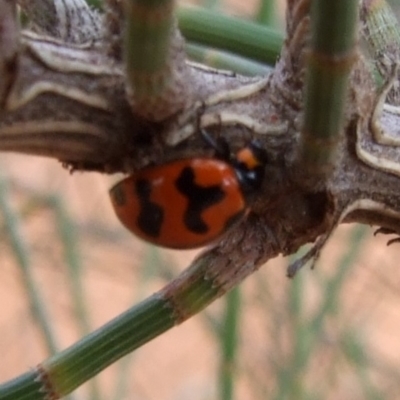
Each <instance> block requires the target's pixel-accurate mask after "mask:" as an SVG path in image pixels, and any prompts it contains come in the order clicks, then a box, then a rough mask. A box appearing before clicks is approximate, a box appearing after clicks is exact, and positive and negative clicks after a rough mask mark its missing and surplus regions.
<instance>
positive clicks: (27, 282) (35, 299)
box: [0, 178, 58, 354]
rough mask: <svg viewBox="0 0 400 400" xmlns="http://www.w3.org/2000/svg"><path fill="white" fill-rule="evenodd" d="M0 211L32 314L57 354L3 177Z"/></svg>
mask: <svg viewBox="0 0 400 400" xmlns="http://www.w3.org/2000/svg"><path fill="white" fill-rule="evenodd" d="M0 211H1V213H2V215H3V218H4V226H5V229H6V232H7V233H8V236H9V240H10V244H11V248H12V249H13V252H14V256H15V259H16V261H17V264H18V266H19V267H20V271H21V277H22V283H23V285H24V287H25V291H26V293H27V296H28V300H29V305H30V308H31V310H32V314H33V315H34V317H35V319H36V321H37V323H38V326H39V328H40V332H41V334H42V337H43V340H44V343H45V345H46V347H47V350H48V351H49V353H50V354H55V353H56V352H57V351H58V345H57V343H56V336H55V334H54V332H53V328H52V326H51V324H50V323H49V321H50V318H49V316H48V313H47V310H46V306H45V303H44V301H43V299H42V298H41V295H40V289H39V286H38V285H37V283H36V281H35V278H34V274H33V271H32V265H31V261H30V249H29V247H28V245H27V243H26V241H25V239H24V237H23V234H22V230H21V226H20V221H19V217H18V214H17V213H16V212H15V211H14V210H13V208H12V205H11V201H10V199H9V195H8V190H7V186H6V184H5V182H4V181H3V180H2V179H1V178H0Z"/></svg>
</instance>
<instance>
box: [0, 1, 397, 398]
mask: <svg viewBox="0 0 400 400" xmlns="http://www.w3.org/2000/svg"><path fill="white" fill-rule="evenodd" d="M198 4H202V5H206V6H208V7H214V8H216V9H222V10H224V12H226V13H228V14H231V15H237V16H238V15H240V16H244V17H246V18H255V17H256V16H257V15H258V14H257V13H258V12H259V11H260V9H261V8H262V7H261V4H260V2H258V1H255V0H254V1H250V0H247V1H246V2H243V1H240V0H236V1H234V0H229V1H228V0H227V1H223V2H217V1H212V0H208V1H204V2H198ZM283 6H284V5H282V4H275V16H274V26H275V28H277V29H283V16H284V8H283ZM0 171H1V173H0V205H1V209H0V236H1V240H0V266H1V268H0V304H1V306H0V359H1V362H0V381H2V382H4V381H6V380H9V379H12V378H13V377H16V376H17V375H19V374H21V373H23V372H25V371H27V370H29V369H30V368H33V367H34V366H35V365H36V364H37V363H39V362H41V361H42V360H43V359H45V358H46V357H48V355H49V354H50V353H51V352H52V351H55V350H57V349H63V348H65V347H67V346H69V345H70V344H72V343H74V342H75V341H76V340H78V339H79V338H80V337H82V336H83V335H84V333H85V332H89V331H91V330H93V329H95V328H97V327H99V326H101V325H102V324H104V323H106V322H108V321H109V320H110V319H112V318H113V317H115V316H117V315H118V314H119V313H121V312H123V311H124V310H126V309H127V308H128V307H130V306H131V305H133V304H135V303H137V302H138V301H140V300H141V299H144V298H145V297H147V296H148V295H150V294H152V293H153V292H155V291H157V290H159V289H160V288H161V287H163V286H164V285H165V284H166V283H167V282H169V281H170V280H171V279H172V278H173V277H176V276H177V275H178V274H179V272H180V271H182V270H183V269H184V268H185V267H186V266H188V265H189V263H190V261H191V260H192V259H193V257H194V256H195V254H196V252H193V251H166V250H159V249H156V248H154V247H150V246H148V245H145V244H144V243H143V242H141V241H139V240H138V239H136V238H135V237H133V236H132V235H131V234H129V233H128V232H127V231H126V230H125V229H124V228H123V227H122V226H120V225H119V223H118V222H117V220H116V218H115V216H114V215H113V212H112V210H111V206H110V202H109V199H108V188H109V187H110V186H111V184H112V181H113V180H115V178H113V177H107V176H102V175H100V174H95V173H86V174H82V173H74V174H70V173H69V172H68V171H67V170H65V169H64V168H63V167H62V166H61V164H60V163H58V162H56V161H53V160H45V159H41V158H35V157H31V156H21V155H15V154H1V155H0ZM373 232H374V229H373V228H371V227H363V226H355V225H352V226H349V225H344V226H341V227H340V228H339V229H338V230H337V231H336V232H335V234H334V236H333V237H332V238H331V240H330V241H329V243H328V245H327V247H326V248H325V249H324V251H323V253H322V257H321V259H320V261H319V262H318V264H317V267H316V269H315V270H313V271H311V270H310V269H309V268H304V269H303V270H302V271H301V272H300V273H299V274H298V275H297V276H296V277H295V279H294V280H289V279H287V278H286V267H287V264H288V262H289V261H290V260H288V259H282V258H278V259H275V260H272V261H270V262H268V264H267V265H265V266H264V267H262V268H261V269H260V270H259V271H258V272H257V273H256V274H254V275H253V276H250V277H249V278H248V279H247V280H246V281H245V282H244V284H242V285H241V287H240V288H239V289H237V290H236V291H235V292H234V293H233V294H232V295H230V296H226V297H225V298H223V299H220V300H219V301H217V302H216V303H215V304H213V305H212V306H211V307H209V308H208V309H207V310H206V311H205V312H203V313H201V314H199V315H197V316H196V317H194V318H192V319H191V320H190V321H187V322H185V323H184V324H182V325H181V326H179V327H176V328H174V329H172V330H171V331H170V332H167V333H166V334H164V335H162V337H160V338H157V339H155V340H153V341H152V342H151V343H149V344H147V345H145V346H144V347H142V348H141V349H139V350H137V351H136V352H135V353H134V354H133V355H131V356H128V357H126V358H125V359H123V360H121V361H119V362H118V363H116V364H115V365H113V366H112V367H110V368H108V369H107V370H106V371H104V372H102V373H101V374H100V375H99V376H98V378H96V380H95V381H94V382H90V383H88V384H85V385H84V386H83V387H82V388H81V389H79V390H78V391H77V393H76V394H74V398H75V399H82V400H86V399H87V400H96V399H99V400H100V399H103V400H105V399H107V400H109V399H112V400H120V399H121V400H122V399H143V400H153V399H154V400H155V399H157V400H160V399H162V400H183V399H191V400H203V399H221V398H236V399H241V400H250V399H252V400H255V399H277V400H278V399H296V400H298V399H324V400H329V399H338V398H342V399H350V398H351V399H353V400H354V399H395V398H398V393H400V368H399V367H400V321H399V316H400V312H399V311H398V308H399V302H400V295H399V288H400V268H399V267H398V262H397V258H398V257H399V254H400V253H399V252H400V247H399V245H398V244H394V245H393V246H390V247H387V246H386V242H387V238H386V237H385V236H383V235H378V236H377V237H374V236H373ZM38 310H39V311H38ZM232 318H233V319H232ZM227 332H229V333H230V334H226V333H227ZM232 333H233V335H232ZM227 348H230V351H231V352H232V354H233V356H232V357H231V358H230V361H229V363H227V362H226V358H225V356H226V352H227ZM224 355H225V356H224ZM224 360H225V361H224ZM226 370H229V374H230V375H231V377H233V383H234V384H233V387H232V390H233V394H231V397H229V395H227V394H226V392H227V389H226V387H225V389H224V385H226V382H224V379H225V378H224V376H225V375H226V374H224V372H226ZM228 391H229V390H228ZM221 393H224V395H222V394H221Z"/></svg>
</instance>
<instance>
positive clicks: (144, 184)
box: [135, 179, 164, 238]
mask: <svg viewBox="0 0 400 400" xmlns="http://www.w3.org/2000/svg"><path fill="white" fill-rule="evenodd" d="M135 190H136V194H137V196H138V199H139V202H140V212H139V216H138V218H137V224H138V227H139V228H140V229H141V231H142V232H143V233H145V234H146V235H148V236H151V237H154V238H156V237H158V236H159V235H160V231H161V227H162V224H163V221H164V211H163V209H162V207H160V206H159V205H158V204H156V203H153V202H152V201H151V199H150V196H151V184H150V182H149V181H148V180H146V179H138V181H137V182H136V184H135Z"/></svg>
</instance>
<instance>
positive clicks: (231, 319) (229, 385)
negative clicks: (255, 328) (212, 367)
mask: <svg viewBox="0 0 400 400" xmlns="http://www.w3.org/2000/svg"><path fill="white" fill-rule="evenodd" d="M240 297H241V296H240V289H239V288H235V289H233V290H232V291H231V292H229V293H228V295H227V296H226V301H225V304H226V312H225V318H224V324H223V326H222V331H221V349H222V360H221V361H222V362H221V372H220V390H221V396H220V398H221V399H222V400H232V399H233V398H234V388H235V377H236V365H235V364H236V362H235V361H236V354H237V349H238V338H239V318H240Z"/></svg>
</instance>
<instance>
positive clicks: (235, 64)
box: [186, 43, 272, 76]
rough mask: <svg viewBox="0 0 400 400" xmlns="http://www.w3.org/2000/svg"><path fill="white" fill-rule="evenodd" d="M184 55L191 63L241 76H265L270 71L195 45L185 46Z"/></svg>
mask: <svg viewBox="0 0 400 400" xmlns="http://www.w3.org/2000/svg"><path fill="white" fill-rule="evenodd" d="M186 53H187V55H188V56H189V57H190V58H191V59H192V60H193V61H197V62H200V63H202V64H206V65H208V66H209V67H212V68H218V69H227V70H230V71H234V72H237V73H239V74H242V75H247V76H255V75H266V74H268V73H270V72H271V71H272V69H271V68H269V67H267V66H266V65H264V64H261V63H258V62H256V61H252V60H249V59H247V58H244V57H239V56H236V55H235V54H231V53H228V52H225V51H222V50H214V49H211V48H209V47H206V46H202V45H199V44H195V43H188V44H187V45H186Z"/></svg>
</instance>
